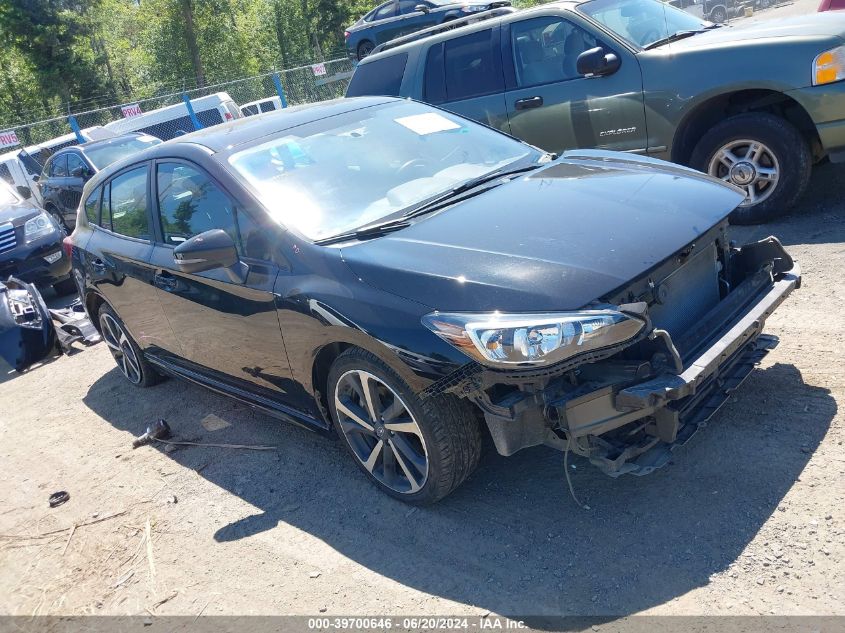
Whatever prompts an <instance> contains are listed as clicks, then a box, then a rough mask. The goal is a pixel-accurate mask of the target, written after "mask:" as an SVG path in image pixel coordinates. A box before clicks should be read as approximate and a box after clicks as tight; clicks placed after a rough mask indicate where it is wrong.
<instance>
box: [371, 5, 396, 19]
mask: <svg viewBox="0 0 845 633" xmlns="http://www.w3.org/2000/svg"><path fill="white" fill-rule="evenodd" d="M395 15H396V3H395V2H388V3H387V4H384V5H382V6H380V7H379V8H378V9H376V14H375V16H374V17H373V19H374V20H385V19H387V18H392V17H393V16H395Z"/></svg>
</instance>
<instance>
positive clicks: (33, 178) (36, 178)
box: [32, 174, 41, 182]
mask: <svg viewBox="0 0 845 633" xmlns="http://www.w3.org/2000/svg"><path fill="white" fill-rule="evenodd" d="M39 180H41V176H39V175H38V174H34V175H33V176H32V182H38V181H39Z"/></svg>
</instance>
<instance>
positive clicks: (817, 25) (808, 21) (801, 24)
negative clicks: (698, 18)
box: [661, 13, 845, 52]
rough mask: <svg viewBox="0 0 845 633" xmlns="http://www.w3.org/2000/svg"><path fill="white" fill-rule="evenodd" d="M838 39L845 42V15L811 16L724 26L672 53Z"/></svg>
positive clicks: (674, 47)
mask: <svg viewBox="0 0 845 633" xmlns="http://www.w3.org/2000/svg"><path fill="white" fill-rule="evenodd" d="M835 39H840V40H841V39H845V15H840V14H826V13H811V14H809V15H800V16H795V17H792V18H783V19H777V20H764V21H761V22H755V23H752V24H747V25H746V24H741V23H740V24H739V25H736V26H733V25H731V26H723V27H721V28H718V29H713V30H711V31H705V32H704V33H699V34H698V35H695V36H693V37H688V38H686V39H682V40H678V41H677V42H672V44H671V49H672V51H673V52H677V51H681V50H684V49H698V48H702V47H705V48H707V47H711V46H712V47H718V48H722V47H724V46H725V45H730V44H748V43H751V42H752V41H753V40H777V41H780V40H793V41H795V40H798V41H804V42H814V41H831V40H835ZM661 48H664V47H661Z"/></svg>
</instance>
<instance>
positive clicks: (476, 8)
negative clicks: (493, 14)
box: [461, 4, 487, 13]
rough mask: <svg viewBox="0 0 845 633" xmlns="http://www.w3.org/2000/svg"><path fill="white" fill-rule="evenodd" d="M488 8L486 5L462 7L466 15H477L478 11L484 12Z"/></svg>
mask: <svg viewBox="0 0 845 633" xmlns="http://www.w3.org/2000/svg"><path fill="white" fill-rule="evenodd" d="M486 8H487V5H486V4H467V5H464V6H462V7H461V11H463V12H464V13H477V12H478V11H484V10H485V9H486Z"/></svg>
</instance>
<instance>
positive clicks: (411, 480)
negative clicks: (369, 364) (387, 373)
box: [334, 370, 428, 494]
mask: <svg viewBox="0 0 845 633" xmlns="http://www.w3.org/2000/svg"><path fill="white" fill-rule="evenodd" d="M334 404H335V410H336V412H337V417H338V423H339V426H340V428H341V430H342V431H343V435H344V437H345V438H346V441H347V442H348V443H349V446H350V448H351V449H352V452H353V453H354V454H355V457H356V458H357V459H358V461H360V462H361V465H362V466H363V467H364V468H365V469H366V470H367V472H369V473H370V474H371V475H372V476H373V477H374V478H375V479H376V480H377V481H379V482H380V483H382V484H384V485H385V486H387V487H388V488H390V489H391V490H394V491H396V492H399V493H402V494H413V493H415V492H418V491H419V490H420V489H421V488H422V487H423V486H424V485H425V482H426V480H427V479H428V452H427V450H426V446H425V440H424V439H423V435H422V431H421V430H420V427H419V425H418V424H417V421H416V420H415V419H414V415H413V414H412V413H411V411H410V410H409V409H408V406H407V405H406V404H405V403H404V402H403V401H402V398H400V397H399V395H398V394H397V393H396V392H395V391H393V390H392V389H391V388H390V387H388V386H387V385H386V384H385V383H384V382H383V381H382V380H380V379H379V378H378V377H376V376H374V375H373V374H371V373H369V372H366V371H363V370H352V371H348V372H346V373H345V374H343V375H342V376H341V377H340V379H339V380H338V381H337V385H336V386H335V395H334Z"/></svg>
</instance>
